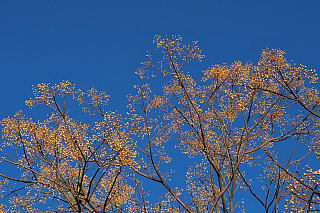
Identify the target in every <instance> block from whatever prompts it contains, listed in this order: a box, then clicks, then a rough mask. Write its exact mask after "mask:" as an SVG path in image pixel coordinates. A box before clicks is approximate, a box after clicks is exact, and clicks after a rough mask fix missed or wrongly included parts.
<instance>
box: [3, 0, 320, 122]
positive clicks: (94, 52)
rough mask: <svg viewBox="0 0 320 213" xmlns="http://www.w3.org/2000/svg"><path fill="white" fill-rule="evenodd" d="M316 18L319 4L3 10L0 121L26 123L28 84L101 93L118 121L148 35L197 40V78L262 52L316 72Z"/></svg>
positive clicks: (64, 4) (41, 5)
mask: <svg viewBox="0 0 320 213" xmlns="http://www.w3.org/2000/svg"><path fill="white" fill-rule="evenodd" d="M319 10H320V1H317V0H313V1H311V0H310V1H294V0H293V1H272V0H271V1H270V0H269V1H228V0H226V1H209V0H199V1H191V0H184V1H182V0H171V1H167V0H164V1H129V0H128V1H123V0H119V1H110V0H104V1H102V0H100V1H40V0H38V1H35V0H33V1H24V0H21V1H16V0H11V1H1V2H0V72H1V78H0V109H1V110H0V118H1V119H2V118H4V117H7V116H12V115H13V114H14V113H15V112H17V111H18V110H19V109H22V110H23V113H24V114H26V115H33V114H32V110H29V109H28V108H27V107H26V106H24V101H25V100H26V99H29V98H30V97H32V90H31V85H35V84H37V83H42V82H43V83H52V84H54V83H59V82H60V81H61V80H69V81H73V82H74V83H76V85H77V86H78V87H79V88H82V89H83V90H87V89H89V88H91V87H92V86H94V87H95V88H97V89H98V90H104V91H106V92H107V93H108V94H110V95H111V100H110V106H109V107H110V109H112V110H114V109H118V110H119V111H120V112H124V111H125V109H126V105H127V101H126V95H128V94H129V93H134V90H133V88H132V86H133V85H134V84H142V83H143V81H141V80H140V78H139V77H138V76H137V75H135V71H136V70H137V69H138V68H139V66H140V62H142V61H144V60H145V54H146V52H147V51H150V52H151V53H152V52H154V51H155V46H154V44H152V40H153V37H154V35H155V34H158V35H162V36H165V35H178V34H179V35H181V36H182V37H183V38H184V42H185V43H190V42H191V41H192V40H198V41H199V47H200V48H201V49H202V50H203V54H205V55H206V58H205V59H204V60H203V62H201V63H195V64H192V66H190V70H187V71H188V72H190V74H191V75H193V76H195V78H197V77H198V78H200V77H201V71H202V70H204V69H206V68H207V67H209V66H211V65H213V64H219V63H224V62H228V63H232V62H233V61H235V60H241V61H244V62H245V61H252V62H253V63H256V62H257V61H258V60H259V58H260V53H261V50H262V49H264V48H266V47H268V48H280V49H282V50H285V51H286V52H287V56H286V57H287V59H288V60H291V59H292V60H294V61H295V62H296V63H297V64H300V63H301V64H304V65H307V66H308V68H312V69H316V70H320V60H319V59H320V42H319V38H320V13H319ZM159 76H161V75H159ZM153 81H154V82H157V81H160V82H161V78H160V79H159V80H153ZM41 117H42V116H41Z"/></svg>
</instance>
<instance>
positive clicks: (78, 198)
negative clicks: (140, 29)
mask: <svg viewBox="0 0 320 213" xmlns="http://www.w3.org/2000/svg"><path fill="white" fill-rule="evenodd" d="M154 43H155V44H156V46H157V49H161V50H162V52H163V57H162V59H161V60H160V61H157V63H156V64H154V63H153V58H152V56H151V54H149V53H148V54H147V57H148V60H147V61H145V62H143V63H142V67H141V68H140V69H138V71H137V74H139V75H140V77H141V78H144V77H148V76H149V74H148V73H149V72H151V76H155V72H160V73H162V74H163V75H166V76H167V75H169V76H171V80H170V81H169V82H168V83H167V84H165V85H164V86H163V92H162V94H157V95H154V94H153V92H152V90H151V85H150V84H149V83H145V84H143V85H142V86H138V85H136V86H134V88H135V89H136V90H137V93H136V94H134V95H131V94H130V95H128V99H129V105H128V109H129V112H128V113H127V114H126V115H120V114H118V113H115V112H108V111H106V110H105V109H104V107H105V105H106V104H107V103H108V101H109V95H107V94H106V93H105V92H99V91H97V90H96V89H94V88H92V89H90V90H88V91H87V92H83V91H81V90H80V89H76V87H75V85H74V84H73V83H71V82H68V81H62V82H61V83H60V84H58V85H53V86H51V85H50V84H44V83H42V84H38V85H36V86H35V87H34V88H33V90H34V95H35V97H34V98H33V99H30V100H28V101H26V104H27V105H28V106H29V107H31V108H32V107H34V106H35V105H38V104H45V105H47V106H48V107H50V108H51V109H52V114H51V115H50V116H48V118H47V119H45V120H44V121H38V122H34V121H33V120H32V119H28V118H26V116H24V115H23V114H22V112H21V111H20V112H18V113H16V114H15V115H14V116H13V117H12V118H10V117H8V118H5V119H3V120H2V126H3V134H2V137H3V143H2V146H1V152H2V155H1V156H0V159H1V160H2V163H1V164H2V165H3V166H10V168H13V169H14V168H16V167H17V168H18V169H19V171H20V172H17V173H20V175H21V177H19V178H17V177H11V176H8V175H7V174H5V173H4V172H0V175H1V177H2V182H1V183H0V191H1V192H2V196H4V197H10V203H9V204H10V208H11V209H12V211H26V212H38V211H40V210H39V209H40V208H42V207H43V206H46V207H47V208H48V211H61V212H63V211H64V212H66V211H69V212H70V211H71V212H81V211H84V212H241V211H242V212H245V209H244V203H245V202H246V201H243V200H242V199H241V198H239V194H241V191H246V192H247V193H249V194H251V195H252V198H253V199H255V200H256V202H257V203H259V204H260V205H261V209H264V211H266V212H278V211H279V210H281V209H283V210H284V212H286V211H287V212H290V211H291V212H310V211H315V210H316V209H319V208H320V205H319V204H320V201H319V199H320V196H319V195H320V191H319V187H318V186H319V183H320V179H319V175H320V171H319V168H315V165H316V163H314V164H312V163H310V162H311V161H312V160H311V159H313V158H314V161H316V160H317V159H318V158H319V153H320V152H319V149H320V148H319V141H320V140H319V138H320V137H319V132H320V131H319V125H320V122H319V121H320V120H319V118H320V114H319V104H320V99H319V96H318V95H319V91H318V90H317V89H316V88H314V87H312V85H314V84H316V83H317V80H318V77H317V74H316V73H315V70H312V69H311V70H308V69H307V68H306V66H304V65H299V66H296V64H294V63H293V62H290V63H289V62H288V61H287V60H286V59H285V57H284V56H285V52H284V51H281V50H276V49H272V50H269V49H265V50H263V51H262V54H261V58H260V60H259V62H258V63H257V65H253V64H251V63H242V62H240V61H236V62H234V63H233V64H231V65H228V64H222V65H213V66H212V67H209V68H208V69H206V70H204V71H203V77H202V81H201V82H196V81H195V80H194V79H193V78H192V76H191V75H190V74H187V73H185V72H184V71H183V69H185V65H186V64H187V63H188V62H190V60H193V59H197V60H199V61H201V60H202V59H203V58H204V55H202V53H201V50H200V49H199V47H198V46H197V43H198V42H193V43H192V44H191V45H184V44H182V38H181V37H180V36H173V37H172V38H171V39H169V38H168V37H166V38H162V37H161V36H155V39H154ZM147 80H148V79H147ZM68 97H71V98H73V99H75V100H77V101H78V103H79V104H81V105H82V106H83V109H84V111H85V112H88V113H90V114H92V115H94V114H97V116H100V120H98V121H97V122H95V123H94V124H91V125H90V124H86V123H81V122H79V121H77V120H75V119H73V118H71V116H70V115H69V114H68V112H69V109H67V107H66V102H67V100H68V99H69V98H68ZM172 147H175V148H172ZM283 147H285V149H284V148H283ZM173 149H174V150H173ZM180 158H181V159H186V160H185V161H184V164H185V165H187V166H188V168H189V169H187V170H186V171H185V172H186V174H185V180H183V181H185V184H180V185H179V187H176V186H173V185H174V183H175V182H173V183H170V180H171V179H172V178H174V177H175V176H174V175H172V173H173V172H174V171H173V170H174V169H175V168H178V169H180V168H179V165H176V164H175V162H177V160H179V159H180ZM192 159H194V160H192ZM306 164H308V165H309V166H307V167H303V165H306ZM145 179H149V180H151V181H154V182H155V184H160V185H162V186H163V188H164V189H165V190H166V191H167V193H166V194H165V195H164V197H159V200H158V202H156V203H150V201H149V200H148V193H147V192H148V190H146V189H144V187H143V184H142V182H143V181H144V180H145ZM178 181H179V182H180V183H181V180H178ZM13 183H16V184H17V186H19V187H20V188H19V189H17V188H16V187H14V185H13ZM180 186H184V187H180ZM257 186H261V188H260V187H259V189H257ZM240 197H241V196H240ZM49 203H50V204H49ZM5 208H6V207H5V206H4V205H1V206H0V211H2V212H5ZM41 211H42V210H41Z"/></svg>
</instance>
